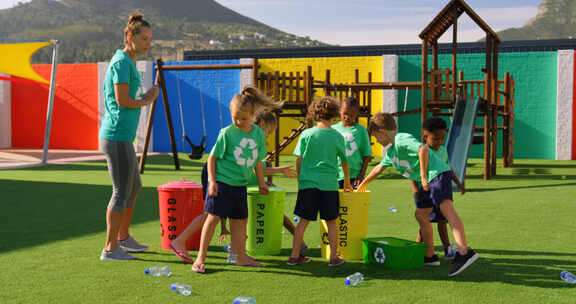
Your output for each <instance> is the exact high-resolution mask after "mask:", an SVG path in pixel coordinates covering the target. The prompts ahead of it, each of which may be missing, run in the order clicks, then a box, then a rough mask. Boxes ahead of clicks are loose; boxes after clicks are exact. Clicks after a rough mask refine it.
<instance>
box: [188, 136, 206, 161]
mask: <svg viewBox="0 0 576 304" xmlns="http://www.w3.org/2000/svg"><path fill="white" fill-rule="evenodd" d="M205 141H206V136H204V137H203V138H202V141H201V142H200V145H199V146H196V145H192V144H190V147H191V148H192V152H191V153H190V154H189V155H188V157H190V159H201V158H202V156H204V150H206V145H205V144H204V142H205Z"/></svg>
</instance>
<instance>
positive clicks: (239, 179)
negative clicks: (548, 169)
mask: <svg viewBox="0 0 576 304" xmlns="http://www.w3.org/2000/svg"><path fill="white" fill-rule="evenodd" d="M281 106H282V104H281V103H278V102H274V101H272V100H271V99H269V98H268V97H267V96H265V95H264V94H262V93H261V92H260V91H258V89H256V88H252V87H247V88H244V89H243V91H242V93H241V94H237V95H235V96H234V97H233V98H232V101H231V102H230V113H231V116H232V124H231V125H229V126H227V127H226V128H224V129H222V130H221V131H220V134H219V136H218V139H217V141H216V143H215V145H214V147H213V149H212V151H211V153H210V156H209V158H208V161H207V165H206V166H205V168H204V170H203V178H202V182H203V186H204V188H205V211H206V213H205V214H203V215H201V216H199V217H197V218H196V219H194V220H193V221H192V223H190V225H189V226H188V227H187V228H186V230H185V231H184V232H183V233H181V234H180V235H179V236H178V238H176V239H175V240H174V241H173V242H172V243H171V244H170V249H171V250H172V251H173V252H174V253H175V254H176V255H177V256H178V257H179V258H180V259H182V260H183V261H185V262H189V263H192V262H193V263H194V264H193V265H192V270H193V271H195V272H198V273H204V272H205V260H206V253H207V250H208V245H209V244H210V242H211V240H212V237H213V234H214V230H215V228H216V226H217V225H218V223H219V222H220V221H221V220H222V219H229V220H230V237H231V251H232V253H233V254H235V255H236V256H237V260H236V265H239V266H252V267H261V266H264V265H262V264H260V263H258V262H257V261H256V260H255V259H254V258H252V257H250V256H248V255H247V254H246V223H247V218H248V207H247V201H246V186H247V185H251V184H255V185H258V188H259V192H260V193H261V194H267V193H268V191H269V190H268V186H267V184H266V182H265V180H264V176H265V175H271V174H275V173H282V174H284V175H285V176H287V177H294V176H297V177H298V195H297V200H296V206H295V209H294V214H295V215H297V216H299V217H300V221H299V222H298V224H297V225H296V227H294V226H293V225H292V221H291V220H290V219H289V218H288V217H286V216H285V219H284V224H285V226H286V227H287V228H288V230H289V231H290V232H292V233H293V235H294V238H293V247H292V252H291V254H290V257H289V259H288V261H287V264H288V265H291V266H294V265H298V264H303V263H307V262H309V261H310V258H308V257H306V256H305V255H303V250H305V249H306V248H307V247H306V245H305V243H304V240H303V237H304V233H305V231H306V228H307V226H308V224H309V223H310V221H315V220H316V218H317V216H318V214H320V218H321V219H323V220H325V221H326V224H327V227H328V239H329V242H330V260H329V263H328V266H338V265H341V264H343V263H344V260H343V259H342V258H341V257H340V256H338V245H337V244H338V226H337V222H336V220H337V218H338V216H339V213H338V212H339V196H338V189H339V188H341V189H343V190H344V191H353V190H356V191H364V190H365V189H366V186H367V185H368V184H369V183H370V182H371V181H372V180H374V179H375V178H376V177H377V176H378V175H379V174H380V173H381V172H382V171H383V170H384V168H385V167H389V166H393V167H394V168H395V169H396V170H398V172H399V173H400V174H402V175H403V176H405V177H407V178H409V179H410V180H411V183H412V188H413V190H414V193H415V202H416V207H417V209H416V212H415V217H416V219H417V221H418V223H419V225H420V230H419V236H418V238H419V240H421V241H424V242H425V243H426V255H425V263H426V264H428V265H439V258H438V256H437V255H435V253H434V247H433V235H432V226H431V224H430V222H431V220H432V221H434V220H436V221H438V222H439V231H440V232H441V236H442V237H441V238H442V242H443V245H444V247H445V253H448V252H447V251H448V248H450V242H449V240H448V238H447V231H446V221H447V222H448V223H449V224H450V226H451V227H452V232H453V234H454V238H455V241H456V244H457V245H458V249H457V250H458V251H457V252H456V253H455V255H454V266H453V268H452V270H451V271H450V273H449V275H450V276H453V275H456V274H458V273H460V272H461V271H463V270H464V269H466V268H467V267H468V266H469V265H470V264H471V263H473V262H474V261H475V260H476V259H477V258H478V255H477V254H476V253H475V252H474V251H473V250H472V249H471V248H469V247H468V246H467V243H466V236H465V233H464V226H463V224H462V221H461V220H460V218H459V216H458V214H457V213H456V211H455V209H454V205H453V201H452V180H453V179H454V181H455V182H456V184H457V185H458V186H459V187H460V189H461V191H462V193H464V191H465V189H464V187H463V186H462V185H461V184H460V182H459V181H458V179H457V178H455V175H454V174H453V172H452V170H451V168H450V165H449V162H448V160H447V153H446V149H445V148H444V147H443V146H442V144H443V141H444V136H445V133H446V130H447V129H446V124H445V122H444V121H443V120H441V119H439V118H431V119H430V120H428V121H427V122H426V123H425V124H424V131H423V137H424V140H425V142H426V144H422V143H421V142H420V141H418V140H416V139H415V138H414V137H413V136H412V135H410V134H406V133H397V127H396V122H395V120H394V118H393V116H391V115H390V114H387V113H376V114H375V115H374V116H373V117H372V118H371V119H370V122H369V131H370V133H371V134H372V135H373V136H375V138H376V140H377V141H378V143H380V144H382V145H383V146H388V145H390V147H388V149H387V151H386V154H385V156H384V157H383V159H382V162H381V163H380V164H379V165H377V166H376V167H375V168H374V169H373V170H372V171H371V172H370V173H369V174H368V176H366V177H365V173H366V169H367V167H368V163H369V161H370V159H371V157H372V150H371V145H370V137H369V133H368V130H366V129H365V128H364V127H362V126H361V125H359V124H358V116H359V109H360V105H359V103H358V101H357V100H355V99H353V98H347V99H345V100H343V101H342V104H340V101H338V100H337V99H335V98H333V97H329V96H328V97H321V98H318V99H316V100H315V101H314V102H313V103H312V104H311V105H310V106H309V108H308V111H307V116H308V117H307V118H308V120H309V121H313V122H314V124H315V125H314V126H313V127H311V128H309V129H307V130H305V131H304V132H303V133H302V134H301V135H300V138H299V140H298V143H297V145H296V148H295V149H294V155H295V156H297V159H296V172H294V170H293V169H292V168H291V167H290V166H287V167H276V168H264V166H263V165H262V160H263V159H264V157H265V156H266V136H267V135H269V134H272V133H273V132H274V130H275V128H276V127H277V122H276V120H275V117H274V115H273V114H272V113H271V112H270V111H271V110H273V109H278V108H280V107H281ZM338 117H340V119H341V122H339V123H337V124H334V120H335V119H336V118H338ZM442 123H443V124H442ZM444 217H445V218H444ZM222 223H223V222H222ZM441 225H443V226H441ZM442 227H443V228H442ZM200 229H201V231H202V232H201V241H200V249H199V252H198V256H197V257H196V260H195V261H193V260H192V258H191V257H190V256H189V254H188V252H187V251H186V248H185V242H186V239H187V238H188V237H190V236H191V235H192V234H194V233H195V232H197V231H199V230H200ZM227 234H228V230H227V229H226V226H225V224H222V233H221V236H220V239H219V240H220V241H222V239H223V238H224V237H226V235H227ZM446 256H449V254H446Z"/></svg>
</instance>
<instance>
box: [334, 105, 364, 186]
mask: <svg viewBox="0 0 576 304" xmlns="http://www.w3.org/2000/svg"><path fill="white" fill-rule="evenodd" d="M359 112H360V103H359V102H358V99H356V98H352V97H348V98H346V99H344V100H343V101H342V105H341V106H340V119H341V121H340V122H339V123H337V124H334V125H332V128H333V129H335V130H336V131H338V132H340V134H342V137H344V140H345V141H346V156H347V157H348V166H349V167H350V184H351V185H352V187H353V188H356V187H357V186H358V185H360V183H361V182H362V180H363V179H364V175H365V174H366V168H367V167H368V163H369V162H370V158H371V157H372V147H371V146H370V135H368V131H366V128H364V127H363V126H361V125H360V124H358V115H359ZM338 167H339V171H338V183H339V185H340V188H343V187H344V171H343V170H342V166H340V165H339V166H338Z"/></svg>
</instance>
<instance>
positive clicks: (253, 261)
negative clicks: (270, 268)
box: [236, 260, 265, 267]
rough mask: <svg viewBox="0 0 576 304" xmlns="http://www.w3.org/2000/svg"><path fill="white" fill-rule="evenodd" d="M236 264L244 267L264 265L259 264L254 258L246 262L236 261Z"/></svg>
mask: <svg viewBox="0 0 576 304" xmlns="http://www.w3.org/2000/svg"><path fill="white" fill-rule="evenodd" d="M236 266H244V267H265V265H264V264H260V263H258V262H256V261H255V260H250V262H249V263H248V264H242V265H240V264H238V263H236Z"/></svg>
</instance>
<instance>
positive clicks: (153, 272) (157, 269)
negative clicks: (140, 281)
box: [144, 266, 171, 277]
mask: <svg viewBox="0 0 576 304" xmlns="http://www.w3.org/2000/svg"><path fill="white" fill-rule="evenodd" d="M144 273H145V274H147V275H150V276H153V277H169V276H170V274H171V272H170V267H168V266H152V267H149V268H146V269H145V270H144Z"/></svg>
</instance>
